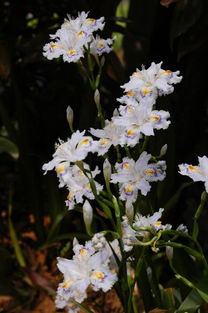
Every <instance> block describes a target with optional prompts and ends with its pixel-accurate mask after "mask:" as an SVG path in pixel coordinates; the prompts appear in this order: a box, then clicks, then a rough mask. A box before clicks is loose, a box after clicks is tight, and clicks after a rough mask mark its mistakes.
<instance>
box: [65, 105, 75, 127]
mask: <svg viewBox="0 0 208 313" xmlns="http://www.w3.org/2000/svg"><path fill="white" fill-rule="evenodd" d="M66 118H67V121H68V123H69V127H70V129H71V132H73V131H74V130H73V120H74V112H73V110H72V108H71V107H70V105H69V106H68V107H67V109H66Z"/></svg>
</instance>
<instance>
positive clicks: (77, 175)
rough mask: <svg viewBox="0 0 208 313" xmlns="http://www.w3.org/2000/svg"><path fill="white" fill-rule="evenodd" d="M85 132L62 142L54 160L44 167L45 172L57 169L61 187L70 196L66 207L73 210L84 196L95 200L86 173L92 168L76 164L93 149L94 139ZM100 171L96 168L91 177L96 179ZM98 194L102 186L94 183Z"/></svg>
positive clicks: (54, 155) (75, 134) (57, 147)
mask: <svg viewBox="0 0 208 313" xmlns="http://www.w3.org/2000/svg"><path fill="white" fill-rule="evenodd" d="M84 134H85V131H83V132H81V133H80V132H79V131H76V132H75V133H73V134H72V136H71V138H70V139H68V140H67V141H66V142H62V141H60V144H59V145H57V146H56V151H55V153H54V154H53V159H52V160H51V161H50V162H48V163H46V164H44V165H43V170H45V172H47V171H48V170H52V169H53V168H54V167H55V169H56V173H57V176H58V178H59V187H64V186H66V187H67V189H68V191H69V194H68V196H67V200H66V205H67V206H68V208H69V209H70V210H71V209H73V208H74V204H75V203H83V196H85V197H86V198H88V199H94V195H93V192H92V189H91V185H90V182H89V178H88V176H87V175H86V171H89V170H90V168H89V166H88V164H86V163H84V162H82V169H81V168H80V167H79V166H78V165H76V164H74V163H76V162H77V161H82V160H83V159H85V158H86V156H87V154H88V152H90V151H91V150H92V149H93V145H94V142H93V139H92V137H90V136H84ZM99 173H100V171H99V170H98V168H97V167H96V168H95V170H94V171H92V172H91V177H92V178H94V177H95V176H96V175H97V174H99ZM94 183H95V187H96V189H97V192H99V191H100V190H102V186H101V185H100V184H99V183H97V182H96V181H94Z"/></svg>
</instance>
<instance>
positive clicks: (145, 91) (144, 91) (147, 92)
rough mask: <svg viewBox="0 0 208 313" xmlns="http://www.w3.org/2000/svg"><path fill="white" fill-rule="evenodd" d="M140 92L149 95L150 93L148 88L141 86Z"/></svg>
mask: <svg viewBox="0 0 208 313" xmlns="http://www.w3.org/2000/svg"><path fill="white" fill-rule="evenodd" d="M142 93H143V95H145V96H146V95H149V94H150V88H143V89H142Z"/></svg>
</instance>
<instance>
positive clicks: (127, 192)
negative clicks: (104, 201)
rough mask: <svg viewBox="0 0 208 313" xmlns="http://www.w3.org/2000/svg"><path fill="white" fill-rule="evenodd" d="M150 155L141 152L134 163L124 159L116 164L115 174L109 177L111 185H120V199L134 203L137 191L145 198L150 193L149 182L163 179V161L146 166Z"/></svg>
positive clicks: (164, 166) (164, 167) (164, 165)
mask: <svg viewBox="0 0 208 313" xmlns="http://www.w3.org/2000/svg"><path fill="white" fill-rule="evenodd" d="M150 158H151V155H150V154H147V152H143V153H142V154H141V155H140V157H139V159H138V160H137V161H136V162H135V161H134V160H133V159H129V158H124V159H123V161H122V163H116V165H115V168H116V170H117V173H114V174H112V175H111V182H112V183H114V184H115V183H120V199H121V200H126V201H127V202H130V203H132V202H135V201H136V198H137V195H138V190H140V191H141V193H142V194H143V195H144V196H146V195H147V193H148V192H149V191H150V189H151V186H150V184H149V182H151V181H161V180H163V179H164V178H165V170H166V164H165V161H159V162H157V163H150V164H148V162H149V160H150Z"/></svg>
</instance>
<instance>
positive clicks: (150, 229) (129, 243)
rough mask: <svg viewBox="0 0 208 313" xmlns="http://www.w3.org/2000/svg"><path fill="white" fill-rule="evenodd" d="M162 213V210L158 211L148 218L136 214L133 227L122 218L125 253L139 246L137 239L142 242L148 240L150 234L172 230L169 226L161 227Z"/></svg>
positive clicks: (124, 217) (125, 217) (126, 218)
mask: <svg viewBox="0 0 208 313" xmlns="http://www.w3.org/2000/svg"><path fill="white" fill-rule="evenodd" d="M163 211H164V209H159V211H158V212H155V213H154V214H153V215H148V216H143V215H141V214H137V215H136V216H135V220H134V222H133V227H132V226H131V225H130V223H129V219H128V217H127V216H123V217H122V218H123V221H122V240H123V243H124V250H125V251H126V252H128V251H131V250H132V248H133V246H135V245H139V244H140V241H139V239H140V240H141V239H143V241H144V242H145V241H148V240H150V233H152V234H156V233H157V232H158V231H159V230H165V229H171V228H172V226H171V225H170V224H166V225H163V224H162V222H161V221H160V218H161V216H162V212H163ZM143 228H145V229H146V230H144V229H143Z"/></svg>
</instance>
